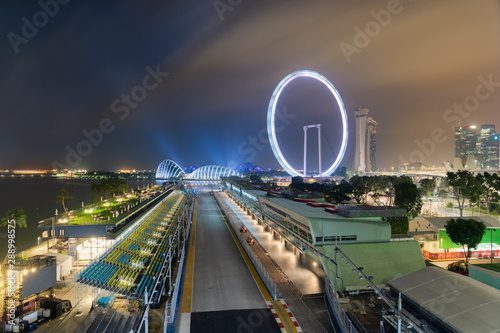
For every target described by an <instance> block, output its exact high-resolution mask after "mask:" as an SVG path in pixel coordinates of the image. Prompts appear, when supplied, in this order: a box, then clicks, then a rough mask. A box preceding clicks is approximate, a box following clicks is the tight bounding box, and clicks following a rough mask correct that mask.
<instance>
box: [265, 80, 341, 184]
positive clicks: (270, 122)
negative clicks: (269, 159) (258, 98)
mask: <svg viewBox="0 0 500 333" xmlns="http://www.w3.org/2000/svg"><path fill="white" fill-rule="evenodd" d="M298 78H311V79H314V80H317V81H319V82H321V83H322V84H324V85H325V86H326V87H327V88H328V90H329V91H330V92H331V94H332V95H333V97H334V98H335V100H336V102H337V105H338V106H339V109H340V115H341V117H342V144H341V146H340V149H339V151H338V153H337V157H336V159H335V161H334V162H333V164H332V165H331V166H330V167H329V168H328V169H327V170H326V171H324V172H322V171H321V141H320V135H319V136H318V140H319V161H320V166H319V168H320V172H319V177H325V176H329V175H330V174H331V173H332V172H333V171H334V170H335V169H336V168H337V167H338V166H339V164H340V162H341V161H342V158H343V157H344V153H345V150H346V148H347V131H348V129H347V113H346V110H345V106H344V102H343V101H342V97H340V94H339V92H338V91H337V89H336V88H335V87H334V85H333V84H332V83H331V82H330V81H329V80H328V79H327V78H326V77H324V76H323V75H321V74H319V73H317V72H314V71H310V70H300V71H297V72H294V73H291V74H289V75H287V76H286V77H285V78H284V79H283V80H281V82H280V83H279V84H278V86H277V87H276V89H274V92H273V96H272V97H271V101H270V102H269V108H268V111H267V133H268V135H269V142H270V143H271V148H272V149H273V152H274V156H276V159H277V160H278V162H279V163H280V165H281V166H282V167H283V168H284V169H285V170H286V171H287V172H288V173H289V174H290V175H292V176H302V177H306V176H307V172H306V159H307V153H306V152H307V150H306V149H307V148H306V144H304V173H302V174H301V173H299V172H298V171H297V170H295V169H294V168H293V167H292V166H291V165H290V163H288V161H287V160H286V159H285V156H284V155H283V152H282V151H281V149H280V146H279V144H278V139H277V136H276V124H275V120H276V106H277V105H278V100H279V98H280V96H281V93H282V92H283V90H284V89H285V88H286V86H287V85H288V84H289V83H291V82H292V81H294V80H295V79H298ZM313 126H316V127H317V128H318V130H319V131H320V129H321V125H320V124H317V125H307V126H304V140H306V138H307V134H306V128H310V127H313ZM304 143H305V142H304Z"/></svg>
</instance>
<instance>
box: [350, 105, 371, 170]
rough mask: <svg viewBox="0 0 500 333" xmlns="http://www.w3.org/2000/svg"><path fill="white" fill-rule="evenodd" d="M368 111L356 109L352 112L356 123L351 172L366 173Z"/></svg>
mask: <svg viewBox="0 0 500 333" xmlns="http://www.w3.org/2000/svg"><path fill="white" fill-rule="evenodd" d="M367 116H368V109H366V108H358V109H356V110H355V111H354V118H355V121H356V151H355V153H354V163H353V166H352V171H353V172H365V171H366V122H367V118H368V117H367Z"/></svg>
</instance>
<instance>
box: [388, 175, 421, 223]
mask: <svg viewBox="0 0 500 333" xmlns="http://www.w3.org/2000/svg"><path fill="white" fill-rule="evenodd" d="M394 192H395V196H396V198H395V199H394V204H395V205H396V206H397V207H401V208H404V209H406V216H408V217H409V218H410V217H411V218H415V217H417V216H418V215H419V214H420V211H421V210H422V205H423V203H422V197H421V195H420V191H419V190H418V188H417V186H416V185H415V184H413V182H412V181H411V180H410V181H409V182H408V181H406V180H405V181H403V180H401V181H399V182H398V183H396V184H395V185H394Z"/></svg>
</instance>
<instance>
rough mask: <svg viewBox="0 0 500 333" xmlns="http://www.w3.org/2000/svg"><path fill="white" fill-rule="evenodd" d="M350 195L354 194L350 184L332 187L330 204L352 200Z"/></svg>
mask: <svg viewBox="0 0 500 333" xmlns="http://www.w3.org/2000/svg"><path fill="white" fill-rule="evenodd" d="M350 194H352V185H351V184H349V183H348V182H341V183H340V184H339V185H335V186H333V187H332V189H331V190H330V192H329V193H328V196H329V197H330V202H333V203H337V204H339V203H342V202H344V201H349V200H351V196H350Z"/></svg>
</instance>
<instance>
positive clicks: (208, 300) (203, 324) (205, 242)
mask: <svg viewBox="0 0 500 333" xmlns="http://www.w3.org/2000/svg"><path fill="white" fill-rule="evenodd" d="M190 317H191V319H190V325H189V326H190V327H187V325H186V322H185V321H184V322H181V332H184V331H186V332H193V333H196V332H203V333H210V332H217V333H219V332H280V329H279V327H278V325H277V323H276V320H275V319H274V316H273V315H272V313H271V311H270V310H269V308H268V306H267V304H266V302H265V300H264V297H263V295H262V294H261V292H260V290H259V288H258V286H257V284H256V282H255V280H254V278H253V277H252V274H251V272H250V270H249V268H248V267H247V266H246V264H245V261H244V260H243V257H242V256H241V254H240V252H239V250H238V248H237V246H236V244H235V242H234V240H233V238H232V236H231V234H230V232H229V229H228V227H227V225H226V223H225V221H224V218H223V217H222V215H221V213H220V211H219V208H218V206H217V205H216V203H215V200H214V198H213V196H211V195H209V194H207V193H201V194H200V195H199V197H198V204H197V221H196V233H195V258H194V278H193V289H192V308H191V314H190ZM184 318H187V317H186V316H184Z"/></svg>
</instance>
